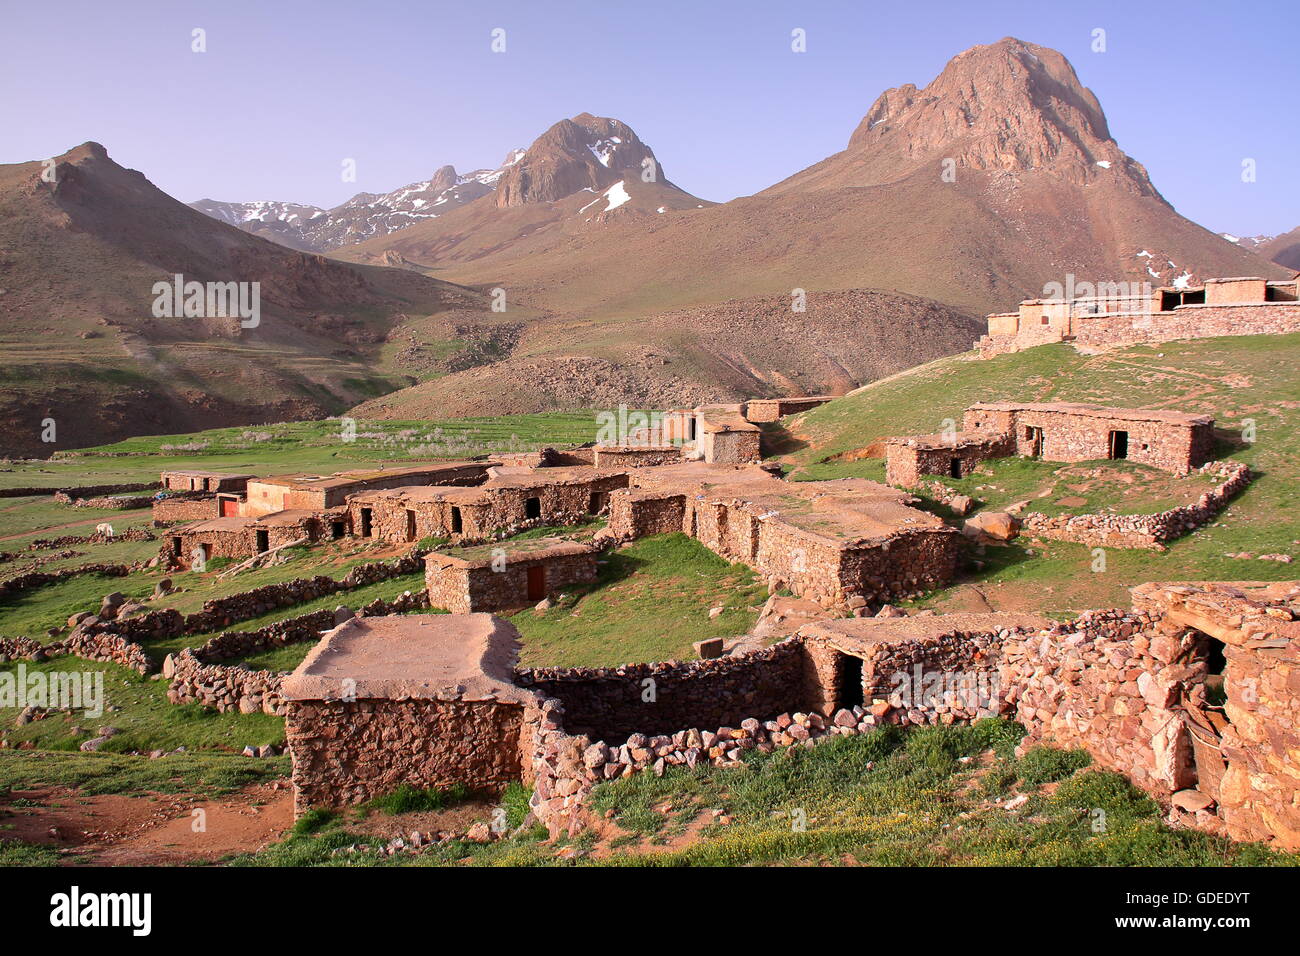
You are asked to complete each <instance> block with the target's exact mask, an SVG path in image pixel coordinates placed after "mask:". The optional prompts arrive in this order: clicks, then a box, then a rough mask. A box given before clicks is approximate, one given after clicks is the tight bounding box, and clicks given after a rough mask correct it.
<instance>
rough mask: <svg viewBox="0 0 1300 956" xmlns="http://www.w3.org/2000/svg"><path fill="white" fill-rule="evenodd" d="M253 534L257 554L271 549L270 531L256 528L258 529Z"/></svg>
mask: <svg viewBox="0 0 1300 956" xmlns="http://www.w3.org/2000/svg"><path fill="white" fill-rule="evenodd" d="M254 534H256V535H257V553H258V554H262V553H263V552H265V551H270V550H271V532H269V531H262V530H258V531H255V532H254Z"/></svg>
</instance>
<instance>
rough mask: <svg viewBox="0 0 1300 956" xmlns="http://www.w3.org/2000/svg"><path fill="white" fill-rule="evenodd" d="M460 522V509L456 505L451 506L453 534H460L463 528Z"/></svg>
mask: <svg viewBox="0 0 1300 956" xmlns="http://www.w3.org/2000/svg"><path fill="white" fill-rule="evenodd" d="M462 527H463V526H462V524H461V520H460V509H459V508H457V507H456V506H455V505H452V506H451V533H452V534H460V532H461V528H462Z"/></svg>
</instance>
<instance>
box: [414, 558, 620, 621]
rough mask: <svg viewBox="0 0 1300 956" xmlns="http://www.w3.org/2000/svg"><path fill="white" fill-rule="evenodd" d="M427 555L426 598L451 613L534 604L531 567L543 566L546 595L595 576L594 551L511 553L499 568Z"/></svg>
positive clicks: (554, 594)
mask: <svg viewBox="0 0 1300 956" xmlns="http://www.w3.org/2000/svg"><path fill="white" fill-rule="evenodd" d="M430 557H431V559H433V560H430V561H428V562H426V572H425V586H426V588H427V593H428V595H429V602H430V604H431V605H432V606H433V607H438V608H443V609H444V610H447V611H450V612H452V613H453V614H469V613H474V612H478V611H509V610H518V609H520V608H524V607H528V606H529V605H532V604H536V603H537V602H538V601H539V600H541V599H540V598H530V597H529V596H528V574H529V570H530V569H531V568H534V567H542V568H544V569H545V572H544V573H545V579H544V580H545V586H544V589H543V591H544V596H545V597H548V598H554V597H556V596H557V595H559V594H560V593H561V592H562V591H564V590H565V589H566V588H571V587H574V586H576V585H584V584H590V583H592V582H593V581H595V580H596V556H595V554H594V553H586V554H562V555H539V556H538V557H536V558H532V559H528V558H523V557H520V556H517V555H512V556H511V557H510V558H509V560H508V562H507V563H506V564H505V566H504V567H501V568H500V570H494V569H493V568H492V566H491V565H488V566H486V567H471V566H466V565H464V564H461V563H452V562H448V563H439V562H438V561H437V560H436V559H437V558H438V557H439V556H438V555H431V556H430ZM452 557H453V558H454V556H452Z"/></svg>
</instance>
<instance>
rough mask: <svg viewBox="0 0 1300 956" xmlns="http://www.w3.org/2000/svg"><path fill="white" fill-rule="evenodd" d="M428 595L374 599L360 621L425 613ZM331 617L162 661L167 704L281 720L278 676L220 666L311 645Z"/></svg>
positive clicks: (215, 641) (212, 643)
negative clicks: (310, 642)
mask: <svg viewBox="0 0 1300 956" xmlns="http://www.w3.org/2000/svg"><path fill="white" fill-rule="evenodd" d="M428 606H429V599H428V595H427V594H426V593H425V592H423V591H416V592H410V591H408V592H406V593H405V594H401V595H398V596H397V598H395V599H394V600H392V601H385V600H383V599H382V598H376V599H375V600H374V601H372V602H370V603H369V604H367V605H366V606H365V607H363V608H361V610H360V613H361V615H363V616H366V617H374V616H377V615H382V614H405V613H407V612H409V611H414V610H422V609H426V608H428ZM336 613H337V612H336V611H334V610H331V609H329V608H323V609H321V610H319V611H311V612H309V613H307V614H302V615H299V616H298V617H292V618H288V619H287V620H284V621H275V622H274V623H271V624H268V625H266V626H265V627H261V628H258V629H257V630H255V631H227V632H225V633H223V634H218V635H217V636H216V637H213V638H212V639H211V640H209V641H208V642H207V643H206V644H204V645H203V646H202V647H200V648H198V649H197V650H195V649H192V648H188V647H187V648H185V649H184V650H182V651H181V652H180V653H179V654H171V655H168V656H167V658H166V660H164V661H163V668H162V673H163V676H164V677H167V678H169V679H170V680H171V685H170V687H169V688H168V690H167V699H168V700H170V701H171V702H172V703H173V704H190V703H200V704H205V705H207V706H209V707H213V708H215V709H216V710H218V711H222V712H225V711H232V710H238V711H239V712H240V713H245V714H253V713H257V712H258V711H261V712H262V713H266V714H274V715H277V716H283V715H284V707H283V702H282V701H281V699H280V684H281V682H282V681H283V680H284V676H285V675H284V674H283V673H278V672H274V671H263V670H259V671H254V670H249V669H248V667H246V666H244V665H242V664H234V665H229V664H223V663H221V662H222V661H223V660H230V659H231V658H236V657H247V656H248V655H249V654H256V653H259V652H261V651H267V650H273V649H275V648H279V647H286V646H288V645H290V644H301V643H304V642H306V641H315V640H316V639H317V638H319V637H320V635H321V633H322V632H324V631H327V630H329V629H330V628H332V627H334V626H335V625H336V624H338V623H340V622H339V620H338V618H337V617H336ZM349 616H350V614H349Z"/></svg>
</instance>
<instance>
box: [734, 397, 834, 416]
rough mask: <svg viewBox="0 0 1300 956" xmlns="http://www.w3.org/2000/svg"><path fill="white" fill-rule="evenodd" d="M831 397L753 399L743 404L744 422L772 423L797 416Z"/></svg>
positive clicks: (822, 403)
mask: <svg viewBox="0 0 1300 956" xmlns="http://www.w3.org/2000/svg"><path fill="white" fill-rule="evenodd" d="M833 397H834V396H832V395H802V396H799V397H797V398H754V399H750V401H748V402H746V403H745V420H746V421H750V422H774V421H777V420H778V419H781V418H784V417H785V416H787V415H797V414H799V413H800V412H806V411H808V409H810V408H816V407H817V406H818V405H825V404H826V403H827V402H829V401H830V400H831V399H832V398H833Z"/></svg>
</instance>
